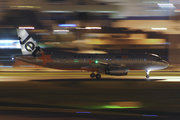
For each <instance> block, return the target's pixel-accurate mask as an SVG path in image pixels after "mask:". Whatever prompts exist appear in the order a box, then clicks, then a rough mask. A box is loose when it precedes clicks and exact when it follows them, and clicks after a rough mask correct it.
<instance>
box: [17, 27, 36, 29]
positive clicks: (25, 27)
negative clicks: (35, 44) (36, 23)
mask: <svg viewBox="0 0 180 120" xmlns="http://www.w3.org/2000/svg"><path fill="white" fill-rule="evenodd" d="M19 29H35V28H34V27H19Z"/></svg>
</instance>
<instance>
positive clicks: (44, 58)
mask: <svg viewBox="0 0 180 120" xmlns="http://www.w3.org/2000/svg"><path fill="white" fill-rule="evenodd" d="M38 59H41V60H43V65H45V64H46V63H47V62H54V61H53V60H52V59H51V55H46V54H45V53H44V52H43V51H42V56H41V57H38Z"/></svg>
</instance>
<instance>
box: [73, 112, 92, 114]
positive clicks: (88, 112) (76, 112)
mask: <svg viewBox="0 0 180 120" xmlns="http://www.w3.org/2000/svg"><path fill="white" fill-rule="evenodd" d="M76 113H85V114H91V112H76Z"/></svg>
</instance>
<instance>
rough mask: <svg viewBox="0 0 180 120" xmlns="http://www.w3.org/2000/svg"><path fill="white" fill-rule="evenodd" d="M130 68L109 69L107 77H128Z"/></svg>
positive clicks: (106, 71) (106, 72)
mask: <svg viewBox="0 0 180 120" xmlns="http://www.w3.org/2000/svg"><path fill="white" fill-rule="evenodd" d="M127 73H128V68H126V67H116V68H108V69H106V70H105V74H107V75H119V76H120V75H127Z"/></svg>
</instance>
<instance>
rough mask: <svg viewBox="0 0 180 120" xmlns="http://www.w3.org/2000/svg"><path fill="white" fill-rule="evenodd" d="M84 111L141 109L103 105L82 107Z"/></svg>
mask: <svg viewBox="0 0 180 120" xmlns="http://www.w3.org/2000/svg"><path fill="white" fill-rule="evenodd" d="M82 108H84V109H130V108H141V107H140V106H128V107H121V106H118V105H103V106H84V107H83V106H82Z"/></svg>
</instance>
